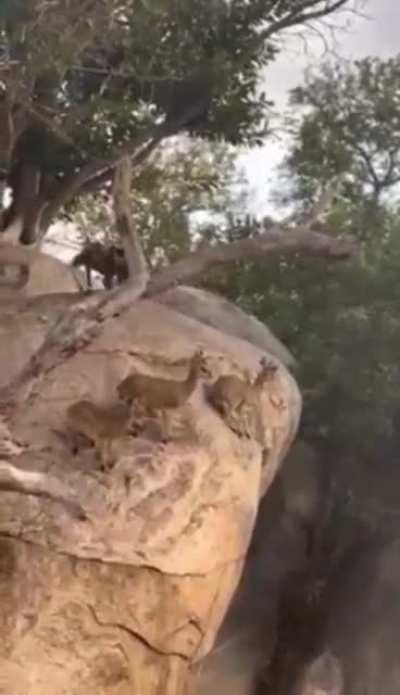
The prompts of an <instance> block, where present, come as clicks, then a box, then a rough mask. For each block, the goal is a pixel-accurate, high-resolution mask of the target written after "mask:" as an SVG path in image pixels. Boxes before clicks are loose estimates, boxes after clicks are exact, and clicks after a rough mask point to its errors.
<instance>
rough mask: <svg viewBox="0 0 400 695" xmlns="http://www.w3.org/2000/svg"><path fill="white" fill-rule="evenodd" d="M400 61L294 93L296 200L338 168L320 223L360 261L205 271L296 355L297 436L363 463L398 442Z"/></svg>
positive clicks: (239, 226)
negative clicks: (349, 239) (348, 240)
mask: <svg viewBox="0 0 400 695" xmlns="http://www.w3.org/2000/svg"><path fill="white" fill-rule="evenodd" d="M399 65H400V63H399V59H398V58H394V59H391V60H388V61H379V60H377V59H366V60H364V61H360V62H358V61H357V62H355V63H354V64H353V65H351V66H350V67H347V68H346V69H344V68H343V67H342V66H341V65H339V66H334V67H332V66H328V67H323V69H322V70H321V73H320V74H319V75H317V76H316V77H314V79H313V81H311V82H309V83H307V84H306V85H304V86H302V87H299V88H298V89H296V90H295V93H294V94H295V101H296V103H299V102H301V105H302V106H304V107H306V108H305V111H304V112H303V116H302V118H300V119H298V129H297V131H295V132H294V136H293V141H292V147H291V151H290V153H289V156H288V158H287V162H286V165H285V166H286V170H285V172H284V175H285V177H286V178H287V179H289V180H290V182H291V192H290V195H291V201H292V202H295V203H296V204H297V205H298V208H299V210H307V209H309V208H310V205H311V204H312V203H313V201H314V200H315V195H316V193H317V192H318V190H319V189H320V187H321V182H327V181H329V180H331V179H332V178H335V177H337V176H339V175H340V176H342V184H341V186H340V188H339V189H338V194H337V196H336V199H335V202H334V204H333V206H332V207H331V209H330V211H329V214H327V215H326V217H325V220H324V229H325V230H327V231H328V232H329V233H330V234H332V235H333V236H334V235H336V234H337V232H338V230H341V231H342V232H343V231H345V232H351V233H353V234H355V235H356V236H357V238H358V240H359V254H357V258H355V259H354V260H353V261H351V262H349V263H347V264H344V265H334V266H333V265H331V264H330V263H329V262H327V263H319V264H309V263H305V262H304V259H302V258H290V259H289V258H287V257H282V258H281V259H280V261H279V262H278V263H276V262H275V259H271V260H270V261H269V262H267V263H265V264H264V265H263V267H262V268H260V267H259V266H258V265H257V264H255V263H247V264H241V265H237V266H236V267H235V268H228V267H225V268H223V269H222V270H217V271H213V273H212V275H210V276H209V277H208V278H207V282H208V283H210V285H211V287H213V288H214V289H216V290H219V291H221V292H223V293H224V294H226V295H227V296H229V297H230V298H231V299H233V300H236V301H238V302H239V303H240V304H241V306H242V307H243V308H245V309H246V310H248V311H251V312H253V313H255V314H256V315H257V316H258V317H259V318H260V319H261V320H263V321H265V322H267V323H268V325H269V326H271V327H272V328H274V329H275V330H276V332H277V334H278V335H279V336H280V337H281V338H282V339H283V340H284V341H285V342H286V344H287V345H288V347H289V348H290V349H291V350H292V351H293V352H294V354H295V356H296V357H297V359H298V363H299V367H298V369H299V371H298V378H299V381H300V384H301V386H302V388H303V390H304V393H305V408H304V415H303V425H302V427H303V433H305V434H306V435H307V436H309V437H310V438H311V439H313V440H316V441H319V442H324V443H325V445H329V446H330V447H331V448H332V449H333V450H335V451H338V452H342V453H343V452H346V453H347V454H353V455H354V456H356V457H363V456H364V457H365V459H368V460H370V459H371V458H374V457H376V456H377V457H379V456H382V455H383V453H382V451H383V449H382V447H385V451H386V450H387V448H388V447H389V448H390V447H392V450H393V447H394V446H395V442H396V441H397V438H398V434H397V431H396V429H397V424H396V423H398V413H399V412H400V396H399V391H398V379H399V374H400V373H399V367H398V347H397V346H398V344H399V340H400V321H399V316H398V307H399V301H400V294H399V283H398V268H399V263H400V227H399V216H398V190H397V187H396V184H397V180H398V176H399V175H400V168H399V164H400V162H399V154H400V140H399V131H398V128H399V123H400V102H399V94H400V91H399V90H400V72H399ZM342 135H343V136H342ZM365 153H366V154H365ZM366 157H367V158H368V161H369V160H370V167H371V168H370V167H369V166H367V164H366V161H367V160H366ZM372 171H373V172H374V173H373V174H372V173H371V172H372ZM376 181H379V182H380V183H379V186H376ZM266 222H267V224H268V221H266ZM264 226H265V222H258V226H257V224H256V223H255V221H252V220H250V221H249V220H243V219H241V220H236V223H235V224H234V225H233V226H232V227H231V228H230V230H229V234H230V235H231V234H232V233H233V231H232V230H234V233H235V234H236V235H239V236H242V237H246V236H248V235H254V234H258V233H259V232H260V231H261V230H262V228H263V227H264Z"/></svg>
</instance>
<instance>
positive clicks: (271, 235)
mask: <svg viewBox="0 0 400 695" xmlns="http://www.w3.org/2000/svg"><path fill="white" fill-rule="evenodd" d="M309 226H310V223H308V224H307V225H304V226H301V227H299V228H298V229H297V230H293V231H291V230H285V229H283V228H282V227H281V226H280V225H275V226H274V227H272V228H271V229H269V230H268V231H267V232H265V233H263V234H260V235H259V236H255V237H252V238H250V239H241V240H240V241H236V242H233V243H231V244H218V245H216V246H208V247H206V248H202V249H199V250H198V251H194V252H193V253H189V254H188V255H187V256H185V257H184V258H182V259H181V260H179V261H177V262H176V263H173V264H172V265H170V266H169V267H167V268H165V269H164V270H161V271H160V272H159V273H157V274H156V275H154V277H153V278H152V280H151V281H150V283H149V285H148V287H147V291H146V295H145V296H147V297H152V296H154V295H156V294H160V292H164V291H165V290H167V289H168V288H169V287H171V286H173V285H177V284H180V283H183V282H187V281H188V280H194V279H196V278H198V277H199V276H201V275H203V274H204V273H205V272H206V271H207V270H209V269H210V268H212V267H214V266H216V265H222V264H223V263H232V262H233V261H256V262H257V261H258V262H259V261H261V260H262V259H265V258H269V257H270V256H272V255H277V254H279V255H285V256H288V255H293V254H298V255H301V256H306V257H312V258H326V259H328V260H336V261H338V260H345V259H347V258H350V257H351V256H352V255H353V252H354V248H355V245H354V241H353V240H352V239H350V238H349V237H347V238H346V239H341V238H334V237H330V236H328V235H326V234H320V233H318V232H311V231H310V230H309Z"/></svg>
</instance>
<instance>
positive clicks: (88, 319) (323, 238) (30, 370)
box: [0, 159, 354, 407]
mask: <svg viewBox="0 0 400 695" xmlns="http://www.w3.org/2000/svg"><path fill="white" fill-rule="evenodd" d="M129 190H130V165H129V161H128V160H127V159H125V160H124V161H122V162H121V163H120V165H119V166H118V169H117V173H116V177H115V182H114V208H115V214H116V223H117V227H118V229H119V231H120V234H121V237H122V239H123V242H124V246H125V249H126V252H127V260H128V264H129V278H128V281H127V282H126V283H123V284H122V285H121V286H120V287H118V288H116V289H114V290H110V291H108V292H99V293H93V294H91V295H89V296H88V297H81V296H80V297H79V298H77V301H76V303H74V304H73V305H72V306H69V308H68V309H67V310H66V311H65V312H64V314H63V315H62V316H61V317H59V318H58V320H57V321H56V322H55V324H54V325H53V326H52V328H51V329H50V331H49V333H48V335H47V337H46V338H45V340H44V342H43V344H42V346H41V347H40V348H39V350H37V352H36V353H35V354H34V355H33V356H32V357H31V358H30V360H29V361H28V363H27V364H26V365H25V367H24V368H23V370H22V371H21V372H20V373H19V374H18V375H17V376H16V377H15V378H14V379H13V380H12V382H11V383H9V384H8V385H7V386H6V387H5V388H3V389H1V390H0V403H3V404H7V405H8V406H13V407H15V406H16V405H17V404H18V403H20V402H21V401H22V400H23V399H25V398H26V396H27V390H28V389H29V387H30V386H32V384H33V383H34V382H35V381H36V379H38V378H40V377H41V376H44V375H45V374H47V373H48V372H49V371H50V370H52V369H54V368H55V367H56V366H57V365H59V364H61V363H62V362H63V361H65V360H66V359H68V357H70V356H71V355H74V354H75V353H76V352H77V351H78V350H79V349H80V348H82V347H84V346H86V345H88V344H89V343H90V342H92V341H93V340H94V338H95V337H97V336H98V335H99V333H100V331H101V329H102V325H103V323H104V322H105V321H106V320H108V319H109V318H111V317H113V316H117V315H120V314H121V313H122V312H123V311H125V310H126V309H128V308H129V307H130V306H132V304H133V303H134V302H135V301H136V300H137V299H139V298H140V297H141V296H143V295H144V293H146V294H145V296H154V295H156V294H159V293H160V292H163V291H164V290H166V289H168V288H169V287H171V286H172V285H176V284H178V283H181V282H184V281H187V280H193V279H195V278H197V277H199V276H200V275H202V274H203V273H205V272H206V271H207V270H209V268H211V267H213V266H215V265H219V264H224V263H230V262H232V261H243V260H247V261H248V260H254V261H260V260H261V259H263V258H268V257H269V256H271V255H273V254H275V255H276V254H279V255H293V254H297V255H303V256H308V257H314V258H326V259H328V260H343V259H346V258H349V257H350V256H351V255H352V254H353V251H354V242H353V240H352V239H350V238H346V239H340V238H334V237H330V236H328V235H325V234H320V233H317V232H311V231H310V225H311V224H312V223H313V222H314V220H315V218H316V216H317V217H318V216H319V215H320V214H321V212H322V210H323V209H325V208H326V207H327V205H328V204H329V201H330V199H331V196H332V194H333V189H328V190H327V191H325V192H324V193H323V194H322V196H321V198H320V200H319V201H318V203H317V205H316V206H315V209H314V217H312V218H310V219H309V220H308V222H307V223H306V224H303V225H299V226H298V227H297V228H296V229H289V228H288V227H287V224H286V226H285V223H284V224H282V225H275V226H273V227H272V228H271V229H269V230H268V231H266V232H264V233H263V234H259V235H258V236H254V237H252V238H246V239H242V240H240V241H237V242H234V243H231V244H229V243H226V244H218V245H216V246H208V247H205V248H202V249H199V250H197V251H195V252H193V253H190V254H188V255H187V256H185V257H184V258H182V259H181V260H180V261H177V262H176V263H173V264H172V265H171V266H169V267H168V268H166V269H164V270H162V271H160V272H159V273H157V274H155V276H154V278H153V279H152V280H151V281H150V283H149V282H148V279H149V275H148V270H147V265H146V261H145V258H144V255H143V252H142V249H141V245H140V241H139V239H138V237H137V234H136V230H135V228H134V226H133V224H132V220H131V216H130V207H129ZM0 258H1V256H0Z"/></svg>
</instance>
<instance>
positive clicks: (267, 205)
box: [240, 0, 400, 213]
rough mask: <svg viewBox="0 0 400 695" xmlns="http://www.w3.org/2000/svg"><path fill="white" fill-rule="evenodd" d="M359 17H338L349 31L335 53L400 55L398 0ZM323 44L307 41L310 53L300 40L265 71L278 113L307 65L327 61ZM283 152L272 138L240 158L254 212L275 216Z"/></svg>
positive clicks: (386, 0)
mask: <svg viewBox="0 0 400 695" xmlns="http://www.w3.org/2000/svg"><path fill="white" fill-rule="evenodd" d="M363 14H364V15H366V17H365V16H361V17H355V16H352V17H349V16H348V15H346V16H343V17H342V18H338V21H339V22H340V23H341V24H343V25H344V23H345V22H349V23H350V26H348V27H347V29H346V30H345V31H339V32H337V33H336V43H335V46H334V48H335V51H336V53H338V54H339V55H340V56H343V57H345V58H347V59H353V58H360V57H364V56H367V55H378V56H380V57H384V58H386V57H389V56H392V55H395V54H396V53H398V52H400V42H399V34H400V0H366V1H365V4H364V9H363ZM323 52H324V49H323V46H322V43H321V41H320V40H312V39H311V38H310V40H309V41H308V51H307V53H306V52H305V50H304V45H303V44H302V43H301V41H300V40H299V39H297V40H294V39H293V40H291V41H290V43H289V44H288V45H287V47H286V49H284V50H283V51H282V53H281V55H280V56H279V57H278V59H277V60H276V61H275V62H274V63H273V64H271V66H270V67H269V68H268V69H267V70H266V73H265V83H264V84H265V89H266V92H267V95H268V97H269V98H271V99H272V100H273V101H274V102H275V104H276V107H277V109H279V110H281V109H284V108H285V106H286V105H287V97H288V91H289V90H290V89H291V88H292V87H295V86H296V85H297V84H299V83H301V82H302V78H303V74H304V70H305V69H306V67H307V66H308V65H314V66H315V65H318V63H319V62H321V60H322V59H323V57H324V56H323ZM284 153H285V142H284V140H283V141H281V142H276V140H275V139H272V140H270V141H269V142H268V143H267V144H266V145H265V147H262V148H261V149H256V150H253V151H252V152H250V153H247V154H245V155H244V156H243V157H241V159H240V161H241V163H242V164H244V166H245V171H246V174H247V177H248V179H249V182H250V186H251V192H252V195H251V207H252V210H253V211H254V212H256V213H262V212H271V211H273V207H272V204H271V201H270V200H269V196H270V194H271V190H272V188H273V186H274V185H275V187H276V173H275V172H276V166H277V164H278V163H279V162H280V161H281V160H282V157H283V155H284Z"/></svg>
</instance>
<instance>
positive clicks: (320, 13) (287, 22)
mask: <svg viewBox="0 0 400 695" xmlns="http://www.w3.org/2000/svg"><path fill="white" fill-rule="evenodd" d="M347 2H348V0H336V2H333V4H332V5H331V6H330V7H328V5H327V3H325V5H324V7H322V8H321V9H319V10H313V9H312V8H313V7H315V5H316V2H315V0H307V1H306V2H304V3H303V5H302V6H301V7H300V8H299V7H298V8H296V9H294V10H293V11H292V12H290V13H289V14H287V15H286V16H285V17H282V19H280V20H279V21H277V22H273V23H272V24H271V25H270V26H269V27H267V28H266V29H265V30H264V31H263V32H262V34H261V35H262V37H263V39H269V38H270V37H271V36H273V35H274V34H277V33H279V32H280V31H283V30H284V29H290V28H291V27H293V26H296V25H297V24H306V23H307V22H311V21H313V20H315V19H321V18H322V17H326V16H327V15H329V14H332V13H333V12H336V10H338V9H339V8H340V7H343V6H344V5H345V4H346V3H347ZM307 8H310V9H309V11H307Z"/></svg>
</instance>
